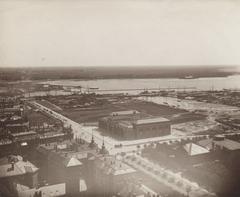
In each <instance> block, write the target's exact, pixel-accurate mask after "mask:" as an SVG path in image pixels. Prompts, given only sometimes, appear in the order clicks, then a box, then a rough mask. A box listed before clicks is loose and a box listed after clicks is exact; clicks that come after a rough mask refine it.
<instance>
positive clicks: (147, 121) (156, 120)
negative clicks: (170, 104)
mask: <svg viewBox="0 0 240 197" xmlns="http://www.w3.org/2000/svg"><path fill="white" fill-rule="evenodd" d="M159 122H169V120H168V119H167V118H163V117H156V118H147V119H140V120H137V121H136V122H135V123H134V124H136V125H140V124H152V123H159Z"/></svg>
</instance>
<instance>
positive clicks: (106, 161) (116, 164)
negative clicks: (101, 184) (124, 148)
mask: <svg viewBox="0 0 240 197" xmlns="http://www.w3.org/2000/svg"><path fill="white" fill-rule="evenodd" d="M97 162H98V166H99V167H100V169H102V170H103V171H104V172H105V173H106V174H112V175H122V174H130V173H133V172H136V170H135V169H133V168H132V167H130V166H129V165H127V164H125V163H123V162H122V161H120V160H118V159H116V158H115V157H113V156H108V157H100V158H98V160H97Z"/></svg>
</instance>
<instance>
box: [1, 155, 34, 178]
mask: <svg viewBox="0 0 240 197" xmlns="http://www.w3.org/2000/svg"><path fill="white" fill-rule="evenodd" d="M17 159H18V161H17V162H14V164H13V165H14V168H12V163H7V164H4V165H1V166H0V178H4V177H11V176H18V175H24V174H27V173H34V172H36V171H38V168H37V167H36V166H35V165H33V164H32V163H30V162H29V161H23V160H22V158H21V157H20V156H18V157H17Z"/></svg>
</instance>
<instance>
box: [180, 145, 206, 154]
mask: <svg viewBox="0 0 240 197" xmlns="http://www.w3.org/2000/svg"><path fill="white" fill-rule="evenodd" d="M183 148H184V149H185V151H186V152H187V154H188V155H190V156H194V155H200V154H204V153H209V150H207V149H206V148H204V147H202V146H199V145H197V144H194V143H188V144H185V145H184V146H183Z"/></svg>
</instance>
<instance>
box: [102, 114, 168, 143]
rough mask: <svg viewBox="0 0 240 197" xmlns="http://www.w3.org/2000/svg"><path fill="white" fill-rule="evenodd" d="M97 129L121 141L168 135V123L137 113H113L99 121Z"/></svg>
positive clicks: (166, 120)
mask: <svg viewBox="0 0 240 197" xmlns="http://www.w3.org/2000/svg"><path fill="white" fill-rule="evenodd" d="M99 129H100V130H102V131H103V132H107V133H109V134H110V135H112V136H116V137H118V138H122V139H142V138H149V137H158V136H164V135H169V134H170V133H171V124H170V121H169V120H168V119H166V118H163V117H153V116H150V115H147V114H143V113H140V112H137V111H121V112H114V113H112V114H110V115H109V116H108V117H104V118H101V119H100V120H99Z"/></svg>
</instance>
